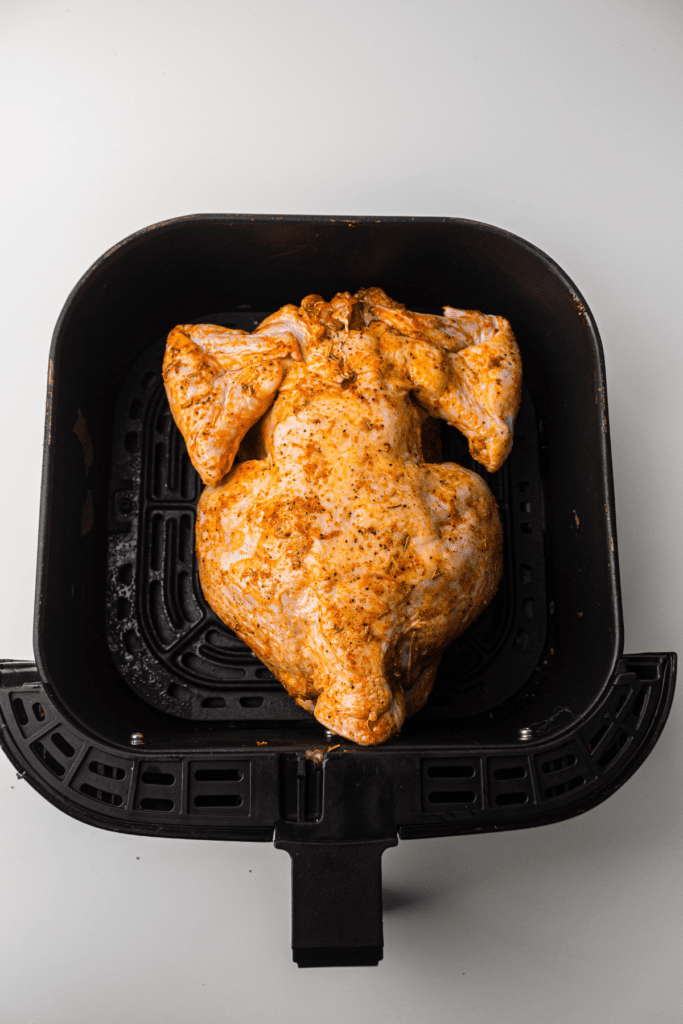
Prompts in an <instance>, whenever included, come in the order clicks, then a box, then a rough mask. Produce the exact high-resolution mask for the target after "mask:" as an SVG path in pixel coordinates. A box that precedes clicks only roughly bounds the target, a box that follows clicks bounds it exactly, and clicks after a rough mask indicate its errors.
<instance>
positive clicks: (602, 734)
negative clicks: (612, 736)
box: [588, 722, 611, 750]
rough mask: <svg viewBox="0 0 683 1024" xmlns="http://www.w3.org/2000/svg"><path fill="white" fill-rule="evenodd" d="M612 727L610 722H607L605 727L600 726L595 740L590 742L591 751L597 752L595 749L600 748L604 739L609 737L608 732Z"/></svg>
mask: <svg viewBox="0 0 683 1024" xmlns="http://www.w3.org/2000/svg"><path fill="white" fill-rule="evenodd" d="M610 725H611V723H610V722H605V723H604V725H601V726H600V728H599V729H598V731H597V732H596V733H595V735H594V736H593V738H592V739H590V740H589V741H588V749H589V750H595V748H596V747H597V746H598V744H599V743H600V741H601V740H602V739H604V738H605V736H606V735H607V730H608V729H609V727H610Z"/></svg>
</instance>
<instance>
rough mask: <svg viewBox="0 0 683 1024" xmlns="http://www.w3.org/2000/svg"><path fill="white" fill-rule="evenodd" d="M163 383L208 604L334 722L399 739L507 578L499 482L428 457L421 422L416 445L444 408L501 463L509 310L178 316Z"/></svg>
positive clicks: (343, 296) (516, 360)
mask: <svg viewBox="0 0 683 1024" xmlns="http://www.w3.org/2000/svg"><path fill="white" fill-rule="evenodd" d="M164 381H165V384H166V391H167V395H168V399H169V403H170V406H171V410H172V413H173V416H174V418H175V421H176V423H177V425H178V427H179V429H180V431H181V433H182V434H183V436H184V438H185V441H186V443H187V449H188V452H189V455H190V458H191V459H192V463H193V465H194V466H195V468H196V470H197V472H198V473H199V474H200V476H201V478H202V480H203V481H204V483H205V484H206V489H205V490H204V492H203V493H202V495H201V498H200V500H199V504H198V507H197V527H196V551H197V558H198V563H199V574H200V579H201V584H202V587H203V590H204V594H205V595H206V598H207V600H208V602H209V604H210V605H211V607H212V608H213V609H214V610H215V611H216V613H217V614H218V615H219V617H220V618H221V619H222V620H223V622H225V623H226V624H227V625H228V626H229V627H230V628H231V629H233V630H234V631H235V633H236V634H237V635H238V636H240V637H241V638H242V639H243V640H244V641H245V642H246V643H247V644H248V645H249V647H251V649H252V650H253V651H254V652H255V653H256V655H257V656H258V657H259V658H260V659H261V661H262V662H263V663H264V664H265V665H267V666H268V668H269V669H270V670H271V671H272V672H273V674H274V675H275V676H276V677H277V678H278V679H279V680H280V681H281V682H282V683H283V684H284V686H285V687H286V689H287V690H288V692H289V693H290V694H291V695H292V697H293V698H294V699H295V700H296V702H297V704H299V705H300V706H301V707H303V708H306V710H308V711H310V712H312V713H313V714H314V715H315V717H316V718H317V720H318V721H319V722H321V723H322V724H323V725H324V726H325V727H326V728H328V729H329V730H331V731H332V732H334V733H337V734H338V735H340V736H344V737H346V738H347V739H350V740H354V741H355V742H356V743H360V744H364V745H372V744H378V743H383V742H384V741H385V740H387V739H389V738H390V737H391V736H395V735H396V734H397V733H398V732H399V730H400V728H401V725H402V723H403V721H404V718H405V716H406V715H410V714H413V713H414V712H416V711H419V709H420V708H421V707H422V706H423V705H424V703H425V701H426V700H427V697H428V695H429V692H430V690H431V688H432V685H433V682H434V677H435V674H436V670H437V668H438V665H439V659H440V657H441V654H442V652H443V651H444V649H445V648H446V646H447V645H448V644H449V643H450V642H451V641H452V640H453V639H454V638H455V637H456V636H458V634H460V633H461V632H462V631H463V630H464V629H466V628H467V626H468V625H469V624H470V623H471V622H472V621H473V620H474V619H475V618H476V617H477V616H478V615H479V614H480V612H481V611H482V610H483V609H484V607H485V606H486V605H487V603H488V602H489V601H490V600H491V598H492V597H493V596H494V594H495V592H496V589H497V587H498V582H499V580H500V576H501V571H502V534H501V525H500V520H499V516H498V509H497V507H496V503H495V500H494V498H493V495H492V494H491V492H490V491H489V489H488V487H487V486H486V484H485V483H484V481H483V480H482V478H481V477H480V476H479V475H477V474H476V473H473V472H470V471H469V470H466V469H463V468H462V467H461V466H458V465H455V464H454V463H439V462H435V463H430V462H429V461H427V459H426V458H425V454H426V455H427V456H428V455H429V452H428V451H426V450H423V433H424V436H425V449H426V448H427V440H426V439H427V436H428V435H431V434H433V433H434V431H433V430H432V429H431V427H433V418H441V419H445V420H446V421H447V422H448V423H450V424H452V425H453V426H455V427H457V428H458V429H459V430H460V431H462V433H463V434H465V436H466V437H467V438H468V440H469V447H470V452H471V454H472V456H473V457H474V458H475V459H477V460H478V461H479V462H480V463H481V464H482V465H484V466H485V467H486V469H488V470H490V471H492V470H496V469H498V468H499V467H500V466H501V465H502V463H503V461H504V460H505V458H506V457H507V455H508V454H509V452H510V449H511V446H512V431H513V425H514V420H515V416H516V415H517V411H518V408H519V403H520V397H521V386H522V371H521V361H520V356H519V350H518V348H517V344H516V342H515V339H514V336H513V334H512V331H511V329H510V325H509V324H508V322H507V321H506V320H504V319H503V318H502V317H497V316H485V315H483V314H482V313H479V312H476V311H469V310H460V309H451V308H450V307H445V308H444V316H433V315H427V314H421V313H411V312H410V311H409V310H407V309H406V308H405V306H403V305H401V304H400V303H398V302H394V301H393V300H392V299H390V298H389V297H388V296H387V295H386V294H385V293H384V292H383V291H382V290H381V289H380V288H367V289H362V290H361V291H359V292H357V293H356V294H355V295H353V296H352V295H351V294H349V293H348V292H342V293H340V294H338V295H335V297H334V298H333V299H332V301H331V302H325V301H323V299H322V298H321V297H320V296H319V295H309V296H307V297H306V298H305V299H304V300H303V301H302V303H301V306H300V307H299V308H297V307H296V306H293V305H288V306H284V307H283V308H282V309H280V310H279V311H278V312H277V313H274V314H273V315H272V316H269V317H268V318H267V319H266V320H264V321H263V322H262V323H261V324H260V325H259V327H258V328H257V330H255V331H254V333H253V334H248V333H246V332H245V331H239V330H229V329H226V328H223V327H216V326H213V325H211V324H198V325H191V324H190V325H184V326H179V327H176V328H174V330H172V331H171V333H170V334H169V337H168V342H167V347H166V355H165V359H164ZM238 452H239V456H238ZM236 457H237V458H236Z"/></svg>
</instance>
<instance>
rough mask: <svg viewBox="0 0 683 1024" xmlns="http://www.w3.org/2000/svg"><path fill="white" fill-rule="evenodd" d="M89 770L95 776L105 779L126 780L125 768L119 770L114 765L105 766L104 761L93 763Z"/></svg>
mask: <svg viewBox="0 0 683 1024" xmlns="http://www.w3.org/2000/svg"><path fill="white" fill-rule="evenodd" d="M88 770H89V771H91V772H92V773H93V775H101V776H102V777H103V778H105V779H117V780H120V779H125V777H126V773H125V771H124V770H123V768H117V767H115V766H114V765H113V764H104V763H103V762H102V761H91V762H90V764H89V765H88Z"/></svg>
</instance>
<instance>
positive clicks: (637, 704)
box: [628, 686, 650, 728]
mask: <svg viewBox="0 0 683 1024" xmlns="http://www.w3.org/2000/svg"><path fill="white" fill-rule="evenodd" d="M649 695H650V687H649V686H644V687H643V688H642V690H641V691H640V693H639V694H638V696H637V697H636V699H635V700H634V701H633V706H632V707H631V710H630V712H629V715H628V719H629V722H630V724H632V725H633V726H634V728H637V726H638V724H639V722H640V719H641V717H642V714H643V711H644V710H645V707H646V705H647V699H648V697H649Z"/></svg>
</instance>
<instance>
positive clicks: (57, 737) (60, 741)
mask: <svg viewBox="0 0 683 1024" xmlns="http://www.w3.org/2000/svg"><path fill="white" fill-rule="evenodd" d="M50 739H51V740H52V742H53V743H54V745H55V746H56V748H57V750H58V751H59V752H60V754H64V757H73V756H74V754H75V753H76V751H75V750H74V748H73V747H72V746H71V744H70V743H69V741H68V740H65V739H64V737H63V736H62V735H61V733H58V732H53V733H52V736H50Z"/></svg>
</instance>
